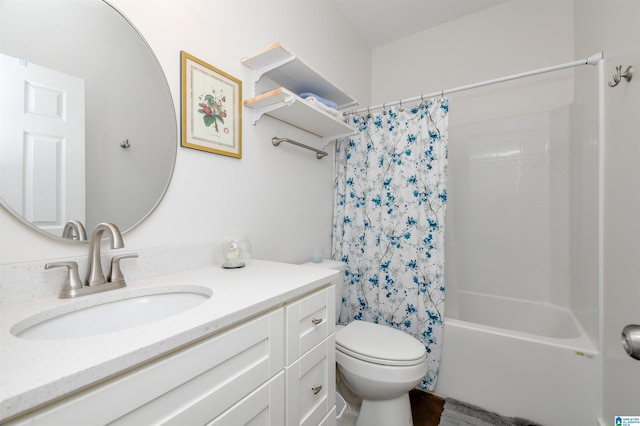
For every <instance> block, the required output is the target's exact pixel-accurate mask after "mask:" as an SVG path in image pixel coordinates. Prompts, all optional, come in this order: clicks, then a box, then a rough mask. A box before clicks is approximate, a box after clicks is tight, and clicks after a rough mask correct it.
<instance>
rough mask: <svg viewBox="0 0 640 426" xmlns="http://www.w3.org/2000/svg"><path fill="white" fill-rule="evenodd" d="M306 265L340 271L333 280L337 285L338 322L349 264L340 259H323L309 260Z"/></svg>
mask: <svg viewBox="0 0 640 426" xmlns="http://www.w3.org/2000/svg"><path fill="white" fill-rule="evenodd" d="M303 265H304V266H312V267H315V268H325V269H335V270H336V271H340V275H338V278H336V279H335V281H333V284H334V285H335V286H336V323H338V319H339V318H340V308H341V307H342V290H343V288H344V270H345V269H346V268H347V264H346V263H344V262H340V261H339V260H327V259H325V260H323V261H322V262H317V263H316V262H307V263H303Z"/></svg>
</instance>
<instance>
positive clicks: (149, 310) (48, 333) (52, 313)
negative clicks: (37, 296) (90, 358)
mask: <svg viewBox="0 0 640 426" xmlns="http://www.w3.org/2000/svg"><path fill="white" fill-rule="evenodd" d="M118 292H119V290H112V291H110V292H105V293H102V294H100V295H96V296H85V297H87V300H82V298H79V299H78V300H76V301H73V302H71V303H68V304H65V305H63V306H60V307H58V308H54V309H50V310H48V311H44V312H40V313H38V314H35V315H32V316H30V317H28V318H26V319H25V320H22V321H20V322H19V323H17V324H16V325H14V326H13V327H12V329H11V333H12V334H13V335H14V336H17V337H20V338H24V339H36V340H54V339H67V338H73V337H84V336H94V335H98V334H103V333H110V332H113V331H121V330H126V329H128V328H131V327H136V326H139V325H144V324H149V323H151V322H154V321H159V320H162V319H165V318H168V317H171V316H173V315H177V314H180V313H182V312H185V311H187V310H189V309H191V308H194V307H196V306H198V305H199V304H201V303H203V302H205V301H206V300H208V299H209V298H210V297H211V290H210V289H208V288H206V287H200V286H182V287H181V286H174V287H171V286H170V287H165V288H162V289H154V288H146V289H142V291H140V289H136V291H129V292H127V290H124V293H118ZM90 298H91V299H90Z"/></svg>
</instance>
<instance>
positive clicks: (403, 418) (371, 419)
mask: <svg viewBox="0 0 640 426" xmlns="http://www.w3.org/2000/svg"><path fill="white" fill-rule="evenodd" d="M389 425H394V426H413V417H412V416H411V403H410V401H409V393H408V392H407V393H405V394H403V395H401V396H399V397H397V398H394V399H386V400H382V401H370V400H366V399H363V400H362V406H361V407H360V413H359V414H358V420H357V421H356V426H389Z"/></svg>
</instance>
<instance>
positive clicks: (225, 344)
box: [7, 309, 285, 426]
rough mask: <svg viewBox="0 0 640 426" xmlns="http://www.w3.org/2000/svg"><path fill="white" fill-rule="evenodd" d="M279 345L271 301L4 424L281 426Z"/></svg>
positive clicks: (280, 321)
mask: <svg viewBox="0 0 640 426" xmlns="http://www.w3.org/2000/svg"><path fill="white" fill-rule="evenodd" d="M284 347H285V341H284V311H283V309H278V310H275V311H273V312H271V313H268V314H266V315H263V316H261V317H258V318H256V319H253V320H251V321H248V322H246V323H243V324H240V325H238V326H236V327H234V328H232V329H230V330H228V331H226V332H223V333H221V334H218V335H214V336H213V337H211V338H208V339H206V340H203V341H201V342H199V343H195V344H193V345H191V346H189V347H187V348H186V349H183V350H180V351H178V352H176V353H175V354H172V355H170V356H168V357H165V358H162V359H160V360H157V361H154V362H151V363H149V364H147V365H145V366H143V367H140V368H137V369H135V370H133V371H131V372H128V373H125V374H124V375H122V376H119V377H116V378H113V379H111V380H109V381H107V382H105V383H102V384H99V385H97V386H94V387H93V388H91V389H89V390H86V391H83V392H80V393H78V394H76V395H74V396H70V397H68V398H65V399H63V400H61V401H59V402H57V403H54V404H52V405H49V406H47V407H45V408H43V409H41V410H39V411H36V412H35V413H32V414H29V415H26V416H24V417H21V418H18V419H17V420H15V421H13V422H10V423H7V425H85V426H88V425H107V424H109V425H134V426H140V425H151V424H162V425H179V426H183V425H205V424H215V425H238V424H256V425H257V424H260V425H272V426H281V425H282V424H284V421H283V417H284V400H283V398H282V395H283V392H284V373H283V372H282V369H283V367H284ZM71 361H72V360H70V362H71ZM219 416H220V417H219ZM218 417H219V418H218ZM239 418H245V419H246V422H245V423H236V419H239ZM225 419H228V421H227V420H225ZM258 420H259V421H258Z"/></svg>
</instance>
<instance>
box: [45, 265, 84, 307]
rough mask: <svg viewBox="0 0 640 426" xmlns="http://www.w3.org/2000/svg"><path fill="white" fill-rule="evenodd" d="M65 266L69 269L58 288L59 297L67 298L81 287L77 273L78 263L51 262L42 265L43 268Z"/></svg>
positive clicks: (72, 295)
mask: <svg viewBox="0 0 640 426" xmlns="http://www.w3.org/2000/svg"><path fill="white" fill-rule="evenodd" d="M60 267H65V268H67V270H68V271H69V272H68V274H67V277H66V279H65V281H64V284H63V285H62V290H60V298H61V299H68V298H70V297H74V296H75V295H76V293H77V291H78V290H80V289H81V288H82V281H80V276H79V275H78V264H77V263H76V262H51V263H47V264H46V265H44V269H52V268H60Z"/></svg>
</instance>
